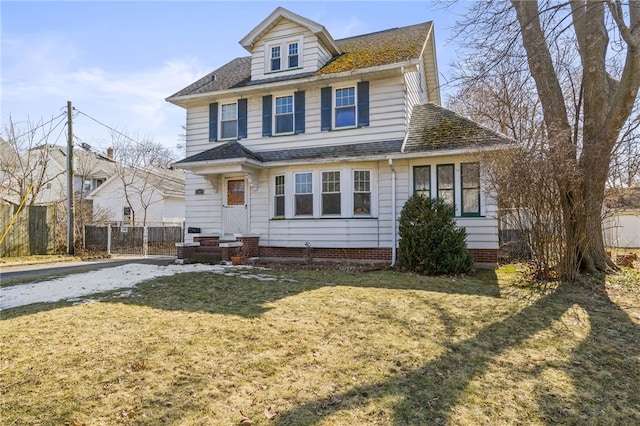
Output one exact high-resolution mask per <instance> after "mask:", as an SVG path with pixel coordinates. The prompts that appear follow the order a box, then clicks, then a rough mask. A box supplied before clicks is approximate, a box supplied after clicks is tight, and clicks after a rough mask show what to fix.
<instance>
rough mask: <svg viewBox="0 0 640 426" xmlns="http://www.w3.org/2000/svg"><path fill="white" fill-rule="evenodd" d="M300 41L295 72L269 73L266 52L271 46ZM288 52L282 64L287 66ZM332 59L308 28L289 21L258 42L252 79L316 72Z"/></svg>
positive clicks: (267, 53) (252, 66) (279, 23)
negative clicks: (278, 43)
mask: <svg viewBox="0 0 640 426" xmlns="http://www.w3.org/2000/svg"><path fill="white" fill-rule="evenodd" d="M297 38H299V39H300V45H299V49H301V50H302V51H301V52H300V53H301V55H300V56H299V66H300V68H297V69H295V70H291V71H287V70H286V69H285V70H282V71H277V72H269V69H268V65H269V64H268V63H266V64H265V59H268V58H269V55H270V53H271V52H270V51H267V50H265V49H266V48H267V47H268V46H269V45H271V44H272V43H274V42H277V41H280V40H282V41H288V40H291V41H296V39H297ZM286 54H287V52H284V51H283V52H282V64H283V65H284V64H285V61H286V59H287V57H286ZM330 59H331V55H330V54H329V53H328V51H327V50H326V49H325V48H324V47H323V46H322V45H321V44H320V43H319V42H318V38H317V37H316V36H315V35H314V34H313V33H312V32H311V31H309V30H308V29H307V28H305V27H302V26H300V25H298V24H296V23H293V22H291V21H289V20H287V19H283V20H281V21H280V22H278V23H277V24H276V25H275V26H274V27H273V28H271V29H270V30H269V33H268V34H266V35H265V36H264V37H262V38H260V39H258V40H256V42H255V45H254V48H253V51H252V52H251V78H252V80H261V79H264V78H271V77H275V76H280V75H285V74H286V75H291V74H299V73H305V72H314V71H317V70H318V69H319V68H320V67H322V66H323V65H324V64H325V63H326V62H328V61H329V60H330Z"/></svg>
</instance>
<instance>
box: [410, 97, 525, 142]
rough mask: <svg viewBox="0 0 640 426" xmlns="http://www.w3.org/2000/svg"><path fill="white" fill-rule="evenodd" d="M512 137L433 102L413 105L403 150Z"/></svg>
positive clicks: (501, 140) (508, 140)
mask: <svg viewBox="0 0 640 426" xmlns="http://www.w3.org/2000/svg"><path fill="white" fill-rule="evenodd" d="M511 143H513V140H511V139H509V138H508V137H507V136H505V135H502V134H500V133H497V132H494V131H493V130H490V129H488V128H486V127H483V126H481V125H480V124H478V123H476V122H475V121H472V120H469V119H468V118H465V117H463V116H461V115H459V114H456V113H455V112H453V111H451V110H449V109H446V108H443V107H441V106H438V105H436V104H433V103H425V104H420V105H416V106H414V107H413V112H412V114H411V121H410V123H409V136H408V137H407V141H406V144H405V146H404V152H406V153H412V152H426V151H436V150H445V149H459V148H470V147H486V146H491V145H496V144H511Z"/></svg>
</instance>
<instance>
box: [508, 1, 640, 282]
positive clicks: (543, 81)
mask: <svg viewBox="0 0 640 426" xmlns="http://www.w3.org/2000/svg"><path fill="white" fill-rule="evenodd" d="M512 4H513V6H514V9H515V10H516V14H517V18H518V22H519V24H520V32H521V35H522V42H523V45H524V48H525V51H526V53H527V60H528V63H529V69H530V72H531V75H532V76H533V78H534V80H535V82H536V87H537V89H538V95H539V97H540V102H541V104H542V107H543V115H544V122H545V126H546V129H547V136H548V140H549V145H550V157H549V161H552V162H554V164H556V165H557V167H558V173H557V176H556V184H557V186H558V191H559V194H560V200H559V202H560V203H561V206H562V211H563V221H564V233H565V235H564V236H563V238H564V253H563V258H562V260H561V262H560V265H559V272H560V278H561V279H562V280H565V281H574V280H575V279H576V278H577V276H578V274H579V272H580V271H581V270H583V271H590V272H595V271H605V270H607V269H608V268H610V267H615V265H614V264H613V263H612V262H611V261H610V260H609V259H608V258H607V256H606V252H605V247H604V240H603V236H602V207H603V201H604V188H605V185H606V181H607V177H608V174H609V166H610V162H611V157H612V153H613V150H614V146H615V142H616V140H617V138H618V136H619V133H620V130H621V129H622V125H623V123H624V121H625V120H626V119H627V118H628V117H629V115H630V114H631V111H632V107H633V104H634V102H635V100H636V96H637V93H638V87H639V86H640V51H639V49H640V29H639V28H640V26H639V25H638V24H640V8H639V6H638V3H637V2H631V3H630V6H629V14H630V22H631V25H630V26H629V27H626V26H625V23H624V19H623V18H624V16H623V13H622V5H621V3H619V2H613V3H610V4H609V9H610V12H611V14H612V16H613V19H614V21H615V23H616V25H617V28H618V30H619V31H620V33H621V36H622V38H623V39H624V41H625V42H626V43H627V46H626V48H627V52H626V60H625V65H624V69H623V72H622V75H621V78H620V81H614V80H613V79H612V78H611V76H610V75H609V74H608V72H607V68H606V55H607V49H608V46H609V36H608V29H607V27H606V23H605V7H606V6H605V3H604V2H592V1H584V0H582V1H572V2H570V4H571V14H572V19H573V28H574V30H575V34H576V40H577V43H578V47H579V54H580V60H581V63H582V69H583V81H582V90H583V92H582V98H583V103H582V111H578V113H579V112H582V115H583V123H584V124H583V127H582V146H581V149H580V151H578V149H577V146H578V145H577V140H574V139H573V138H572V135H571V131H570V125H569V120H568V115H567V111H566V107H565V104H564V97H563V93H562V89H561V87H560V85H559V83H558V77H557V74H556V72H555V70H554V64H553V60H552V58H551V55H550V52H549V48H548V46H547V44H546V39H545V35H544V32H543V30H542V27H541V24H540V15H539V11H538V3H537V2H533V1H517V0H513V1H512ZM578 152H579V154H578ZM578 156H579V157H578Z"/></svg>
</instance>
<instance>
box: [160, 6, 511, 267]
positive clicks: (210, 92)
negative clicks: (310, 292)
mask: <svg viewBox="0 0 640 426" xmlns="http://www.w3.org/2000/svg"><path fill="white" fill-rule="evenodd" d="M240 44H241V45H242V46H243V47H244V48H245V49H246V50H247V51H248V52H249V53H250V56H248V57H241V58H236V59H233V60H232V61H230V62H229V63H227V64H225V65H223V66H222V67H220V68H219V69H217V70H215V71H213V72H212V73H210V74H208V75H206V76H205V77H203V78H201V79H200V80H198V81H196V82H194V83H193V84H191V85H190V86H188V87H186V88H184V89H182V90H180V91H179V92H177V93H175V94H174V95H172V96H170V97H168V98H167V101H168V102H171V103H173V104H175V105H178V106H181V107H183V108H185V109H186V113H187V119H186V124H187V125H186V133H187V142H186V145H187V146H186V149H187V158H185V159H183V160H181V161H179V162H177V163H175V166H176V167H179V168H182V169H185V170H187V171H188V172H189V173H188V174H187V181H186V226H187V227H188V228H191V231H192V232H198V233H196V234H190V235H187V238H188V237H189V236H191V237H192V240H196V241H204V240H206V239H213V240H215V239H218V238H221V239H229V240H231V239H233V238H239V239H243V240H245V241H246V240H247V239H253V241H254V244H255V245H256V246H258V248H257V249H256V250H255V251H254V252H253V254H257V255H260V256H264V257H303V256H304V253H305V247H309V246H310V247H311V248H312V250H313V257H314V258H335V259H343V260H346V259H359V260H365V259H366V260H370V261H376V260H377V261H389V262H392V263H394V262H395V254H396V247H397V244H398V241H397V239H398V237H397V235H398V234H397V218H398V217H399V215H400V211H401V209H402V206H403V205H404V203H405V201H406V200H407V199H408V197H409V196H410V195H412V194H413V193H420V194H424V195H425V196H431V197H440V198H444V199H445V200H447V201H449V202H451V203H453V204H454V205H455V218H456V221H457V223H458V224H459V225H461V226H463V227H465V228H466V230H467V233H468V238H467V242H468V246H469V248H470V249H471V251H472V253H473V254H474V256H475V259H476V261H477V262H479V263H480V262H490V263H495V262H496V261H497V258H498V222H497V218H496V216H497V207H496V206H495V205H494V204H492V203H491V201H490V199H489V198H488V197H487V196H485V193H484V189H485V188H483V183H482V165H481V164H479V159H478V158H479V152H480V151H482V150H487V149H503V148H504V147H506V146H509V144H510V141H509V140H508V139H507V138H506V137H504V136H502V135H499V134H497V133H494V132H492V131H490V130H488V129H486V128H484V127H481V126H480V125H478V124H476V123H474V122H472V121H470V120H468V119H465V118H463V117H461V116H459V115H457V114H455V113H453V112H451V111H449V110H446V109H444V108H442V107H440V106H439V104H440V93H439V86H438V71H437V65H436V54H435V41H434V34H433V24H432V23H431V22H426V23H422V24H417V25H412V26H408V27H402V28H394V29H390V30H387V31H381V32H376V33H372V34H365V35H361V36H357V37H350V38H346V39H342V40H334V39H333V37H332V36H331V34H329V33H328V31H327V30H326V29H325V28H324V27H323V26H322V25H321V24H318V23H316V22H313V21H311V20H309V19H306V18H304V17H301V16H299V15H297V14H295V13H292V12H290V11H288V10H286V9H283V8H277V9H276V10H275V11H274V12H273V13H272V14H271V15H269V16H268V17H267V18H266V19H265V20H264V21H262V22H261V23H260V24H259V25H258V26H257V27H255V28H254V29H253V30H251V31H250V32H249V34H247V36H246V37H244V38H243V39H242V40H241V41H240ZM187 241H189V240H188V239H187ZM252 247H253V245H252ZM307 250H308V249H307Z"/></svg>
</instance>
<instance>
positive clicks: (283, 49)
mask: <svg viewBox="0 0 640 426" xmlns="http://www.w3.org/2000/svg"><path fill="white" fill-rule="evenodd" d="M303 40H304V37H303V36H302V35H297V36H292V37H287V38H285V39H278V40H271V41H268V42H266V43H265V49H264V73H265V74H274V73H279V72H286V71H292V70H299V69H302V68H304V64H303V61H304V44H303ZM293 43H298V66H297V67H293V68H289V45H290V44H293ZM272 47H280V69H279V70H272V69H271V48H272Z"/></svg>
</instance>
